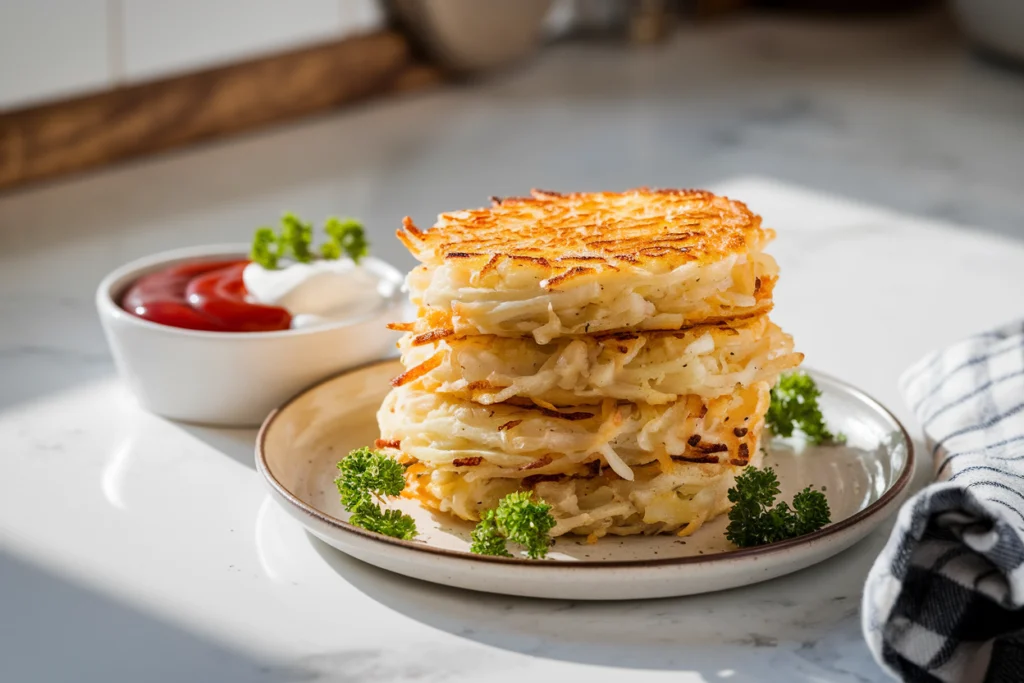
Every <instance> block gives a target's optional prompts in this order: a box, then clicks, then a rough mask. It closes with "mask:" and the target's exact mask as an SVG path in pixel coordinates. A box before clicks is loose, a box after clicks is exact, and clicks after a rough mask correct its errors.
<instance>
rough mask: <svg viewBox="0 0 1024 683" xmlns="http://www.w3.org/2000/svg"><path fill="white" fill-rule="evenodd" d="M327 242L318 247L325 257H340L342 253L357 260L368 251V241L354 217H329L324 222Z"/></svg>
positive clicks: (360, 224)
mask: <svg viewBox="0 0 1024 683" xmlns="http://www.w3.org/2000/svg"><path fill="white" fill-rule="evenodd" d="M324 232H325V233H326V234H327V237H328V240H329V241H328V242H326V243H324V244H323V245H322V246H321V247H320V254H321V255H322V256H323V257H324V258H326V259H337V258H341V255H342V254H343V253H344V254H346V255H347V256H348V257H349V258H350V259H352V260H353V261H355V262H356V263H359V260H360V259H361V258H363V257H364V256H366V255H368V254H369V253H370V248H369V243H367V241H366V232H365V230H364V229H363V224H362V223H360V222H359V221H357V220H356V219H354V218H345V219H340V218H337V217H333V216H332V217H331V218H328V219H327V222H326V223H325V224H324Z"/></svg>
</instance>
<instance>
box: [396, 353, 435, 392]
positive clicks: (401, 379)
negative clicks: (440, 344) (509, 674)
mask: <svg viewBox="0 0 1024 683" xmlns="http://www.w3.org/2000/svg"><path fill="white" fill-rule="evenodd" d="M443 360H444V351H438V352H437V353H435V354H434V355H433V356H431V357H430V358H428V359H426V360H425V361H423V362H422V363H420V364H419V365H417V366H415V367H411V368H409V369H408V370H406V371H405V372H403V373H402V374H401V375H399V376H398V377H395V378H394V379H393V380H391V386H393V387H400V386H402V385H403V384H408V383H409V382H413V381H415V380H417V379H419V378H420V377H422V376H423V375H425V374H427V373H428V372H430V371H431V370H434V369H435V368H437V367H438V366H439V365H441V361H443Z"/></svg>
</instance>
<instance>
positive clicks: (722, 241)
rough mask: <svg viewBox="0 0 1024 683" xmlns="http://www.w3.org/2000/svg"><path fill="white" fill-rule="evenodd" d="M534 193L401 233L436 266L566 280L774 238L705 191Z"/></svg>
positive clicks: (703, 256)
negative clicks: (507, 264) (513, 265)
mask: <svg viewBox="0 0 1024 683" xmlns="http://www.w3.org/2000/svg"><path fill="white" fill-rule="evenodd" d="M530 194H531V196H529V197H508V198H505V199H497V198H494V199H493V200H492V201H493V204H492V206H491V207H490V208H485V209H471V210H465V211H455V212H452V213H445V214H441V215H440V216H439V217H438V221H437V223H435V224H434V226H433V228H432V229H430V230H428V231H425V232H424V231H421V230H419V229H418V228H417V227H416V226H415V225H413V223H412V220H411V219H409V218H406V219H405V221H404V223H403V227H402V229H401V230H399V231H398V238H399V239H400V240H402V242H403V243H404V244H405V245H406V246H407V247H408V248H409V251H411V252H412V253H413V255H414V256H415V257H416V258H417V259H419V260H420V261H422V262H423V263H427V264H431V265H440V264H441V263H442V262H452V261H460V262H462V263H467V265H469V264H470V263H471V264H473V265H474V266H475V267H479V268H482V269H483V270H487V269H488V268H492V267H496V266H497V265H498V264H499V263H500V262H501V261H502V260H505V259H507V260H514V261H517V262H521V263H522V264H523V265H527V266H530V267H532V268H535V269H540V270H543V271H547V275H546V277H550V278H559V277H573V276H575V275H577V274H583V273H585V272H593V271H598V270H603V269H605V268H609V267H610V268H618V267H620V266H622V265H628V264H632V265H635V266H641V267H645V266H658V267H659V268H673V267H676V266H679V265H682V264H685V263H689V262H691V261H700V262H710V261H717V260H719V259H721V258H724V257H726V256H729V255H731V254H736V253H743V252H748V251H756V250H760V249H761V247H762V246H763V244H764V243H765V242H766V241H767V240H769V239H771V237H772V234H771V232H770V231H766V230H763V229H762V228H761V217H760V216H758V215H756V214H754V213H751V211H750V210H749V209H748V208H747V207H746V205H744V204H743V203H741V202H737V201H733V200H731V199H728V198H726V197H719V196H717V195H715V194H712V193H711V192H707V191H704V190H651V189H647V188H638V189H635V190H628V191H626V192H580V193H572V194H560V193H557V192H550V191H547V190H532V191H531V193H530Z"/></svg>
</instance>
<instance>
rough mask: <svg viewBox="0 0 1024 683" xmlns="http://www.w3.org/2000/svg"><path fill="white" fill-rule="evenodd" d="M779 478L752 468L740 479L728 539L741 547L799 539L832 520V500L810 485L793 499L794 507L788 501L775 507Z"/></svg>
mask: <svg viewBox="0 0 1024 683" xmlns="http://www.w3.org/2000/svg"><path fill="white" fill-rule="evenodd" d="M778 495H779V479H778V477H776V476H775V471H774V470H773V469H772V468H770V467H766V468H765V469H763V470H759V469H757V468H756V467H748V468H747V469H746V470H744V472H743V474H741V475H739V476H738V477H736V484H735V486H733V488H731V489H729V501H730V502H731V503H732V504H733V506H732V509H731V510H730V511H729V526H728V527H727V528H726V530H725V537H726V538H727V539H729V540H730V541H731V542H733V543H735V544H736V545H738V546H739V547H741V548H748V547H751V546H757V545H764V544H766V543H775V542H777V541H784V540H786V539H787V538H796V537H797V536H803V535H804V534H809V533H811V532H812V531H817V530H818V529H820V528H821V527H823V526H825V525H826V524H828V523H829V522H831V521H832V519H831V511H830V510H829V507H828V500H827V499H826V498H825V494H823V493H822V492H821V491H814V490H812V489H811V487H810V486H808V487H807V488H805V489H804V490H803V491H801V492H800V493H798V494H796V495H795V496H794V497H793V506H792V507H790V506H789V505H788V504H787V503H786V502H785V501H783V502H780V503H778V504H777V505H776V504H775V499H776V497H778Z"/></svg>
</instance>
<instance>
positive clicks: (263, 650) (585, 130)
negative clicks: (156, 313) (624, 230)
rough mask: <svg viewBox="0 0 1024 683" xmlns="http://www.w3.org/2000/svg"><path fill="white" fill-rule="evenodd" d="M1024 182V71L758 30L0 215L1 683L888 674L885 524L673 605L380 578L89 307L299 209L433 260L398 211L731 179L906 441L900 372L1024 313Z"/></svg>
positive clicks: (384, 249) (687, 41)
mask: <svg viewBox="0 0 1024 683" xmlns="http://www.w3.org/2000/svg"><path fill="white" fill-rule="evenodd" d="M741 176H742V177H741ZM752 176H760V178H757V177H752ZM727 178H733V179H734V180H731V181H728V182H725V181H723V179H727ZM768 178H771V179H772V180H768ZM1022 178H1024V77H1022V76H1021V75H1019V74H1015V73H1012V72H1008V71H1004V70H999V69H995V68H992V67H990V66H988V65H987V64H984V63H982V62H980V61H978V60H976V59H975V58H973V57H972V56H971V55H970V53H969V52H968V51H967V50H966V49H965V47H964V46H963V45H962V44H960V42H959V41H958V39H957V38H956V37H955V36H953V35H951V33H950V29H949V28H948V26H946V25H945V24H944V23H943V22H942V21H940V20H937V19H932V18H926V19H924V20H921V19H913V20H900V21H890V22H879V23H866V24H858V25H855V26H838V25H832V24H827V23H819V22H808V21H801V22H796V21H790V20H781V19H751V20H744V21H739V22H735V23H722V24H718V25H715V26H710V27H706V28H705V29H702V30H699V31H698V30H695V29H692V28H684V29H683V30H682V31H681V32H680V34H679V35H678V36H677V37H676V38H675V39H674V40H673V41H671V42H670V43H669V44H667V45H664V46H660V47H654V48H651V49H643V50H632V51H627V50H624V49H622V48H619V47H615V46H610V45H590V44H579V43H569V44H563V45H556V46H553V47H552V48H550V49H549V50H547V51H546V52H545V53H543V54H542V55H541V56H539V57H538V58H537V59H536V60H534V61H533V62H531V63H529V64H526V65H524V66H523V67H522V68H519V69H517V70H513V71H510V72H507V73H504V74H496V75H495V76H494V77H493V78H491V79H489V80H487V81H484V82H481V83H478V84H474V85H471V86H461V87H459V86H453V87H450V88H446V89H443V90H441V91H438V92H434V93H430V94H425V95H418V96H415V97H410V98H401V99H397V100H394V101H388V102H381V103H376V104H372V105H369V106H363V107H358V108H354V109H351V110H348V111H345V112H341V113H338V114H336V115H332V116H327V117H322V118H318V119H314V120H310V121H307V122H303V123H296V124H292V125H288V126H283V127H279V128H275V129H272V130H268V131H266V132H263V133H259V134H255V135H248V136H243V137H240V138H237V139H234V140H231V141H225V142H222V143H217V144H212V145H207V146H203V147H199V148H196V149H194V150H190V151H184V152H178V153H174V154H170V155H166V156H162V157H156V158H153V159H149V160H145V161H140V162H135V163H132V164H128V165H124V166H120V167H115V168H111V169H108V170H104V171H101V172H97V173H94V174H90V175H87V176H82V177H79V178H73V179H67V180H63V181H60V182H55V183H51V184H46V185H40V186H36V187H32V188H28V189H24V190H21V191H18V192H12V193H7V194H5V195H3V196H0V244H2V246H3V249H0V291H2V292H3V295H2V296H0V376H2V377H3V380H2V381H0V467H2V471H0V604H3V605H4V617H3V619H2V621H0V623H2V625H3V626H4V627H5V628H3V629H0V632H2V633H3V637H2V638H0V680H5V681H6V680H12V681H17V680H40V681H59V680H69V679H71V678H73V679H74V680H78V681H83V682H88V681H112V680H155V681H176V680H218V681H225V682H227V683H231V682H233V681H267V682H273V683H277V682H280V681H325V682H330V681H336V682H342V681H364V680H374V681H454V682H460V681H481V680H486V681H489V682H491V681H497V682H500V681H510V682H511V681H517V682H521V681H523V680H537V681H549V680H556V681H565V680H587V681H590V682H592V683H600V682H603V681H609V682H611V681H615V682H616V683H621V681H624V680H626V681H630V682H633V681H637V682H638V683H649V682H654V681H674V682H677V683H696V682H699V681H703V682H712V681H713V682H716V683H717V682H719V681H721V682H722V683H726V682H728V683H733V682H740V683H746V682H751V683H754V682H757V683H773V682H774V681H779V682H780V683H783V682H784V683H790V682H793V681H822V680H828V681H833V682H836V683H864V682H874V681H880V680H883V674H882V672H881V671H880V670H879V669H878V667H877V666H876V665H875V664H874V662H873V661H872V660H871V658H870V655H869V654H868V651H867V648H866V646H865V645H864V642H863V640H862V637H861V634H860V628H859V623H858V615H857V610H858V604H859V599H860V598H859V596H860V591H861V586H862V582H863V578H864V576H865V574H866V572H867V568H868V566H869V565H870V563H871V560H872V559H873V557H874V555H875V553H877V551H878V549H879V548H880V547H881V544H882V543H883V542H884V540H885V535H886V534H885V530H882V531H880V532H878V533H875V534H873V535H872V536H870V537H869V538H868V539H866V540H865V541H863V542H861V543H859V544H858V545H856V546H855V547H853V548H851V549H850V550H848V551H846V552H844V553H842V554H840V555H839V556H837V557H835V558H832V559H831V560H829V561H827V562H825V563H822V564H821V565H818V566H816V567H812V568H810V569H808V570H805V571H802V572H799V573H797V574H795V575H792V576H788V577H783V578H780V579H778V580H775V581H771V582H768V583H766V584H762V585H756V586H750V587H746V588H741V589H738V590H734V591H728V592H724V593H720V594H714V595H705V596H694V597H690V598H681V599H675V600H659V601H643V602H631V603H574V602H558V601H553V602H544V601H537V600H517V599H510V598H504V597H500V596H493V595H482V594H480V595H478V594H471V593H467V592H464V591H461V590H458V589H457V588H444V587H435V586H429V585H426V584H421V583H419V582H416V581H413V580H410V579H404V578H401V577H397V576H391V575H387V574H383V573H382V572H379V571H377V570H375V569H373V568H371V567H368V566H366V565H363V564H361V563H359V562H357V561H355V560H352V559H349V558H347V557H345V556H343V555H340V554H339V553H337V552H335V551H334V550H332V549H330V548H328V547H327V546H325V545H324V544H322V543H320V542H319V541H316V540H315V539H312V538H311V537H309V536H307V535H306V534H305V533H304V532H303V531H302V530H301V529H300V528H299V527H298V525H296V524H294V523H293V522H292V521H291V520H290V519H288V518H287V516H286V515H285V514H284V513H283V512H282V511H280V510H278V509H277V508H276V507H275V506H274V505H273V504H272V502H271V501H269V500H268V499H267V497H266V494H265V493H264V490H263V488H262V484H261V482H260V480H259V477H258V475H257V474H256V472H255V470H254V467H253V462H252V457H251V449H252V440H253V438H254V433H253V432H252V431H248V430H217V429H211V428H205V427H197V426H192V425H177V424H174V423H169V422H166V421H163V420H160V419H158V418H155V417H153V416H150V415H146V414H145V413H142V412H141V411H140V410H139V409H138V408H137V407H136V406H135V405H134V404H133V403H132V401H131V398H130V397H129V396H127V395H126V393H125V390H124V388H123V387H122V386H121V385H120V384H119V383H118V382H117V381H116V379H115V378H114V375H113V367H112V364H111V362H110V359H109V356H108V355H107V352H106V345H105V342H104V339H103V336H102V333H101V331H100V328H99V325H98V322H97V320H96V316H95V312H94V310H93V304H92V293H93V290H94V288H95V286H96V284H97V283H98V281H99V279H100V278H101V277H102V275H103V274H105V273H106V272H107V271H109V270H110V269H112V268H113V267H115V266H117V265H119V264H121V263H123V262H124V261H126V260H128V259H131V258H135V257H138V256H142V255H145V254H147V253H151V252H154V251H158V250H162V249H168V248H174V247H179V246H186V245H191V244H201V243H216V242H227V241H238V240H240V239H241V240H244V239H245V238H246V237H247V236H248V234H249V233H250V231H251V230H252V228H253V227H254V226H256V225H258V224H261V223H264V222H266V221H268V220H270V219H272V218H273V217H274V216H276V215H277V214H279V213H280V212H281V211H283V210H295V211H297V212H300V213H301V214H304V215H308V216H310V217H314V218H318V219H319V218H322V217H323V216H326V215H328V214H332V213H343V214H351V215H356V216H360V217H362V218H363V219H364V220H365V221H366V222H367V224H368V225H369V226H370V231H371V239H372V240H373V244H374V250H375V251H376V253H377V254H378V255H380V256H381V257H383V258H385V259H387V260H389V261H391V262H393V263H395V264H396V265H398V266H399V267H403V268H408V267H409V266H411V265H412V261H411V259H410V257H409V256H408V255H407V254H405V253H404V251H403V250H402V249H401V247H400V246H399V245H398V243H397V242H396V241H394V240H393V239H391V237H390V235H391V233H392V232H393V230H394V228H395V227H397V225H398V224H399V221H400V219H401V217H402V216H403V215H405V214H410V215H412V216H413V218H414V219H415V220H416V221H417V222H420V223H423V224H428V225H429V224H430V223H431V222H432V219H433V216H434V214H436V213H438V212H439V211H441V210H446V209H451V208H455V207H461V206H468V205H475V204H479V203H480V202H483V201H485V199H486V197H487V196H489V195H492V194H498V195H501V194H514V193H521V192H522V191H524V190H525V189H528V188H529V187H531V186H539V187H551V188H555V189H576V188H609V189H612V188H622V187H627V186H636V185H643V184H649V185H666V186H711V187H712V188H713V189H718V190H722V191H725V192H728V193H730V194H733V195H735V196H737V197H738V198H741V199H743V200H745V201H747V202H748V203H749V204H750V205H751V206H752V208H754V210H756V211H759V212H761V213H762V214H763V215H764V216H765V219H766V221H767V222H768V223H769V224H771V225H773V226H774V227H776V228H777V229H778V231H779V238H778V240H777V242H776V244H775V245H774V246H773V252H774V253H775V254H776V255H777V257H778V260H779V262H780V264H781V265H782V268H783V277H782V280H781V281H780V285H779V289H778V292H777V297H776V298H777V301H778V308H777V311H776V318H777V319H778V321H779V322H780V323H781V324H782V325H783V326H784V327H786V328H787V329H788V331H790V332H791V333H793V335H794V337H795V338H796V339H797V341H798V344H799V346H800V348H801V350H803V351H804V352H805V353H806V354H807V356H808V363H809V364H811V365H813V366H814V367H815V368H818V369H821V370H823V371H826V372H829V373H831V374H834V375H837V376H839V377H840V378H842V379H845V380H848V381H850V382H852V383H854V384H856V385H858V386H861V387H863V388H864V389H865V390H866V391H868V392H869V393H870V394H872V395H874V396H875V397H876V398H878V399H879V400H881V401H882V402H883V403H885V404H886V405H888V406H889V407H891V408H892V409H893V410H894V412H895V413H896V414H897V416H898V417H900V418H901V419H903V420H905V421H906V422H907V423H908V425H909V424H911V421H910V416H909V413H908V411H907V410H906V409H905V408H904V407H903V406H902V405H901V403H900V400H899V397H898V393H897V391H896V386H895V382H896V377H897V376H898V374H899V372H900V371H901V370H902V369H903V368H905V367H906V366H907V365H908V364H909V363H911V362H913V361H914V360H916V358H917V357H919V356H920V355H921V354H923V353H924V352H925V351H926V350H928V349H930V348H932V347H934V346H938V345H941V344H944V343H947V342H949V341H952V340H954V339H956V338H957V337H959V336H962V335H963V334H964V333H966V332H970V331H975V330H977V329H981V328H983V327H987V326H992V325H996V324H998V323H1000V322H1003V321H1004V320H1005V319H1008V318H1011V317H1014V316H1017V315H1019V314H1020V312H1019V311H1018V310H1011V309H1010V308H1008V304H1007V303H1005V302H1008V301H1010V299H1009V298H1007V297H1009V295H1007V297H1000V296H997V297H993V296H992V292H1011V293H1012V292H1019V291H1022V290H1024V269H1021V268H1020V264H1021V263H1022V262H1024V241H1022V238H1024V199H1022V197H1024V192H1022V190H1024V184H1022V182H1024V181H1022ZM794 184H796V185H800V186H804V187H805V188H808V189H810V190H817V191H818V192H808V191H807V190H803V189H800V188H799V187H795V186H794ZM822 192H823V193H825V194H820V193H822ZM837 197H845V198H846V199H838V198H837ZM952 223H957V224H961V225H959V226H958V225H952ZM1011 305H1012V304H1011ZM954 323H955V324H954ZM915 433H916V430H915ZM927 478H928V466H927V463H924V465H923V466H922V468H921V469H920V470H919V472H918V476H917V478H916V485H921V484H922V483H923V482H924V481H926V480H927ZM14 615H16V616H14ZM69 672H73V673H74V675H71V674H70V673H69Z"/></svg>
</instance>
